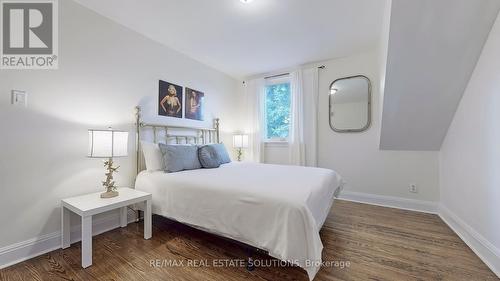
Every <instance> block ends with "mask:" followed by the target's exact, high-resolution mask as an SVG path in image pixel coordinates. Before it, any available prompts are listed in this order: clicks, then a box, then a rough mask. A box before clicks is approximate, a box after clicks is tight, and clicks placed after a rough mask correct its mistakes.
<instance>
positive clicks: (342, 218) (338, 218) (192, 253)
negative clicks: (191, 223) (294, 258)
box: [0, 201, 499, 281]
mask: <svg viewBox="0 0 500 281" xmlns="http://www.w3.org/2000/svg"><path fill="white" fill-rule="evenodd" d="M321 239H322V241H323V244H324V248H325V249H324V251H323V260H324V261H337V262H339V261H344V262H345V263H344V266H341V264H336V265H337V266H336V267H335V266H333V267H332V266H327V267H323V268H322V269H321V270H320V272H319V273H318V275H317V276H316V278H315V279H314V280H318V281H319V280H454V281H455V280H499V279H498V278H497V277H496V276H495V275H494V274H493V273H492V272H491V271H490V270H489V269H488V268H487V267H486V265H484V264H483V263H482V262H481V260H480V259H479V258H478V257H477V256H475V255H474V253H473V252H472V251H471V250H470V249H469V248H468V247H467V246H466V245H465V244H464V243H463V242H462V241H461V240H460V238H459V237H458V236H456V235H455V234H454V233H453V231H452V230H451V229H449V228H448V226H446V224H445V223H444V222H443V221H441V219H440V218H439V217H438V216H436V215H431V214H423V213H417V212H411V211H403V210H397V209H391V208H384V207H377V206H371V205H366V204H359V203H352V202H347V201H336V203H335V205H334V208H333V209H332V212H331V213H330V216H329V218H328V219H327V221H326V223H325V225H324V227H323V229H322V230H321ZM93 242H94V247H93V255H94V256H93V265H92V266H91V267H89V268H87V269H82V268H81V267H80V243H75V244H73V245H72V246H71V247H70V248H68V249H65V250H56V251H53V252H51V253H49V254H45V255H43V256H40V257H37V258H33V259H31V260H28V261H25V262H22V263H19V264H16V265H14V266H11V267H8V268H5V269H3V270H0V280H51V281H52V280H148V281H149V280H217V281H222V280H242V279H249V280H308V278H307V275H306V273H305V271H303V270H302V269H300V268H297V267H292V266H288V267H279V266H275V267H259V268H256V269H255V270H254V271H251V272H249V271H247V270H246V269H245V268H244V267H239V266H228V267H216V266H213V264H212V262H213V261H214V260H216V261H217V260H218V259H227V260H229V259H235V260H238V259H245V258H246V253H245V250H244V249H243V248H242V247H241V246H240V245H237V244H235V243H232V242H230V241H227V240H224V239H221V238H218V237H216V236H213V235H209V234H206V233H204V232H201V231H199V230H195V229H193V228H190V227H187V226H184V225H181V224H179V223H176V222H172V221H169V220H166V219H164V218H161V217H158V216H155V217H154V220H153V238H152V239H151V240H144V239H142V223H133V224H130V225H129V226H128V227H126V228H123V229H116V230H113V231H110V232H106V233H104V234H101V235H99V236H96V237H94V241H93ZM254 258H255V259H257V260H259V261H260V262H262V263H264V262H266V263H267V264H270V263H272V262H273V261H276V260H274V259H272V258H270V257H268V256H266V255H264V254H255V255H254ZM189 260H191V261H193V260H196V261H201V262H200V263H202V262H206V263H208V264H209V265H210V266H205V265H204V264H190V266H187V265H188V264H187V263H188V261H189ZM169 261H170V264H165V263H168V262H169ZM175 261H177V263H178V264H174V262H175ZM151 262H158V263H159V264H158V265H159V266H158V265H157V266H152V265H151ZM346 262H349V264H348V265H349V266H347V264H346ZM162 263H163V264H162ZM180 263H184V266H182V265H181V264H180ZM233 265H234V264H233ZM196 266H198V267H196Z"/></svg>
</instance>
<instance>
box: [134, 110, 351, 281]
mask: <svg viewBox="0 0 500 281" xmlns="http://www.w3.org/2000/svg"><path fill="white" fill-rule="evenodd" d="M138 124H141V123H140V120H139V117H138ZM142 124H143V126H142V127H145V126H146V125H145V124H144V123H142ZM216 124H217V126H216V127H218V122H216ZM155 126H156V125H155ZM140 130H141V129H138V132H140ZM171 131H172V129H170V132H171ZM154 133H155V135H156V130H155V132H154ZM165 137H166V141H168V137H171V138H174V139H175V140H176V141H177V142H178V140H179V137H178V135H176V136H173V135H170V136H169V134H168V133H165ZM183 137H184V136H183ZM138 138H139V139H140V136H139V137H138ZM154 138H155V139H156V137H154ZM181 138H182V137H181ZM205 139H208V138H207V137H205ZM213 139H216V140H218V128H216V130H215V131H214V138H213ZM185 140H186V141H187V140H188V138H187V137H186V138H185ZM138 171H139V169H138ZM135 188H136V189H138V190H142V191H146V192H149V193H152V194H153V213H154V214H157V215H161V216H164V217H166V218H169V219H173V220H176V221H178V222H181V223H184V224H188V225H191V226H194V227H196V228H199V229H202V230H204V231H207V232H210V233H214V234H217V235H220V236H223V237H227V238H230V239H233V240H236V241H239V242H242V243H244V244H247V245H250V246H253V247H255V248H258V249H262V250H265V251H267V252H268V253H269V255H270V256H272V257H275V258H277V259H280V260H282V261H287V262H290V263H292V264H295V265H298V266H300V267H301V268H303V269H304V270H306V271H307V274H308V276H309V279H310V280H312V279H313V278H314V276H315V275H316V273H317V272H318V270H319V269H320V265H321V252H322V249H323V245H322V243H321V240H320V236H319V231H320V229H321V227H322V226H323V223H324V222H325V220H326V218H327V216H328V213H329V211H330V209H331V207H332V204H333V202H334V198H335V197H336V196H338V195H339V193H340V191H341V189H342V179H341V177H340V176H339V175H338V174H337V173H335V172H334V171H332V170H328V169H322V168H311V167H299V166H284V165H270V164H260V163H249V162H231V163H228V164H224V165H222V166H220V167H219V168H215V169H197V170H188V171H181V172H176V173H165V172H162V171H155V172H148V171H140V172H139V173H138V175H137V178H136V183H135Z"/></svg>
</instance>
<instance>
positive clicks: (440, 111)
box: [380, 0, 500, 150]
mask: <svg viewBox="0 0 500 281" xmlns="http://www.w3.org/2000/svg"><path fill="white" fill-rule="evenodd" d="M499 9H500V1H498V0H480V1H470V0H440V1H436V0H419V1H415V0H397V1H392V12H391V19H390V20H391V24H390V32H389V46H388V57H387V65H386V67H387V70H386V78H385V91H384V103H383V113H382V130H381V137H380V147H381V148H382V149H389V150H439V149H440V148H441V144H442V142H443V140H444V138H445V136H446V133H447V131H448V128H449V126H450V124H451V122H452V120H453V116H454V114H455V111H456V109H457V107H458V104H459V102H460V99H461V98H462V95H463V93H464V91H465V87H466V86H467V84H468V82H469V79H470V77H471V74H472V72H473V70H474V67H475V65H476V62H477V60H478V58H479V56H480V54H481V51H482V49H483V46H484V43H485V42H486V39H487V38H488V34H489V32H490V30H491V27H492V26H493V23H494V21H495V18H496V16H497V14H498V11H499Z"/></svg>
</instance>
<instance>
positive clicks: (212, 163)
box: [198, 145, 222, 169]
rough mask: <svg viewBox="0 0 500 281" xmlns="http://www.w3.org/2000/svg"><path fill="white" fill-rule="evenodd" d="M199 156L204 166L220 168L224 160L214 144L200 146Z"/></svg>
mask: <svg viewBox="0 0 500 281" xmlns="http://www.w3.org/2000/svg"><path fill="white" fill-rule="evenodd" d="M198 158H199V159H200V163H201V166H203V168H209V169H210V168H219V167H220V164H221V162H222V160H221V159H220V157H219V154H218V153H217V150H216V149H215V147H214V146H213V145H204V146H201V147H200V148H198Z"/></svg>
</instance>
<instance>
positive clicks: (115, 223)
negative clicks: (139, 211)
mask: <svg viewBox="0 0 500 281" xmlns="http://www.w3.org/2000/svg"><path fill="white" fill-rule="evenodd" d="M134 220H135V217H134V216H131V214H130V213H129V217H128V221H129V222H133V221H134ZM118 227H120V215H119V214H116V213H113V214H110V215H107V216H103V217H101V218H99V219H96V220H94V221H93V222H92V233H93V235H99V234H101V233H103V232H106V231H109V230H112V229H115V228H118ZM70 237H71V243H75V242H78V241H80V240H81V237H82V235H81V225H75V226H73V227H72V228H71V234H70ZM60 248H61V232H60V231H57V232H53V233H49V234H45V235H42V236H39V237H35V238H32V239H29V240H26V241H22V242H19V243H16V244H12V245H9V246H6V247H3V248H0V269H2V268H5V267H8V266H11V265H14V264H16V263H19V262H22V261H25V260H29V259H31V258H34V257H36V256H39V255H43V254H45V253H48V252H51V251H54V250H57V249H60Z"/></svg>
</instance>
